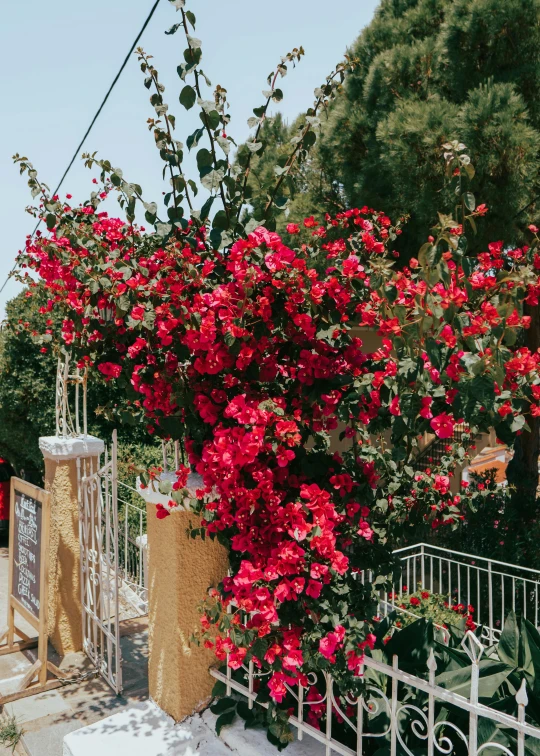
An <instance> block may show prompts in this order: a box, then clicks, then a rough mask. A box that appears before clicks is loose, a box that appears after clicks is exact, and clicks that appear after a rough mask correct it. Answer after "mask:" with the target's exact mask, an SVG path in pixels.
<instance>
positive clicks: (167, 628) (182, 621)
mask: <svg viewBox="0 0 540 756" xmlns="http://www.w3.org/2000/svg"><path fill="white" fill-rule="evenodd" d="M141 493H143V492H142V491H141ZM147 493H149V494H150V493H151V492H147ZM143 495H144V493H143ZM145 498H147V514H148V518H147V521H148V526H147V532H148V601H149V613H148V641H149V651H150V658H149V666H148V682H149V688H150V697H151V698H152V699H153V701H155V703H156V704H157V705H158V706H159V707H160V708H161V709H163V711H165V712H166V713H167V714H169V715H170V716H171V717H173V719H174V720H175V721H177V722H179V721H181V720H182V719H184V718H185V717H187V716H189V715H190V714H192V713H193V712H194V711H197V709H199V708H201V706H203V705H204V704H205V703H206V702H207V701H208V698H209V696H210V693H211V691H212V687H213V684H214V679H213V678H212V677H211V675H210V674H209V672H208V669H209V667H210V665H211V664H212V662H213V661H215V657H214V654H213V652H212V650H211V649H210V650H208V649H205V648H203V647H202V646H196V645H191V644H190V642H189V639H190V636H191V635H192V633H193V632H194V631H195V630H199V629H200V614H199V612H198V607H199V605H200V603H201V601H202V600H203V599H204V598H205V597H206V596H207V595H208V590H209V589H210V588H212V587H216V586H217V584H218V583H219V582H220V581H221V580H222V579H223V577H224V576H225V575H226V574H227V552H226V550H225V549H224V548H223V547H222V546H221V545H220V544H219V543H218V542H217V541H210V540H205V541H202V540H201V539H199V538H197V539H193V538H190V537H189V536H188V528H189V525H190V523H191V524H192V525H193V527H197V526H198V524H199V522H198V520H197V517H195V516H194V514H193V513H192V512H189V511H173V512H172V513H171V515H170V516H169V517H166V518H164V519H162V520H158V519H157V517H156V507H155V500H156V499H157V498H159V495H158V496H156V494H153V495H152V494H151V495H150V496H145ZM164 498H165V500H167V497H164ZM148 499H151V501H148Z"/></svg>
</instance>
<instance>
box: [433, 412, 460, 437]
mask: <svg viewBox="0 0 540 756" xmlns="http://www.w3.org/2000/svg"><path fill="white" fill-rule="evenodd" d="M430 425H431V427H432V428H433V431H434V433H435V435H436V436H437V437H438V438H451V437H452V434H453V433H454V427H455V425H456V421H455V420H454V418H453V417H452V415H447V414H446V413H445V412H442V413H441V414H440V415H437V416H436V417H434V418H433V419H432V420H431V422H430Z"/></svg>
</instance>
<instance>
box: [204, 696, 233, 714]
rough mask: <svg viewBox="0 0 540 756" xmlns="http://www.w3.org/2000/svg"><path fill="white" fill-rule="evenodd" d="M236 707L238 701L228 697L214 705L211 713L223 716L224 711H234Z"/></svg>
mask: <svg viewBox="0 0 540 756" xmlns="http://www.w3.org/2000/svg"><path fill="white" fill-rule="evenodd" d="M235 706H236V700H235V699H234V698H231V697H230V696H228V697H227V698H220V699H219V700H218V701H216V702H215V703H213V704H212V706H211V707H210V711H211V712H212V714H223V712H224V711H228V710H229V709H234V707H235Z"/></svg>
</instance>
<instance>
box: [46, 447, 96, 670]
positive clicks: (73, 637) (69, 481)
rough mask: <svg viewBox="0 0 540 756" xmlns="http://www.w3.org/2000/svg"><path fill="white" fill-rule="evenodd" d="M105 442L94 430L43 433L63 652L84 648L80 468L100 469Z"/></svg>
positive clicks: (56, 634)
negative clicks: (88, 433) (68, 434)
mask: <svg viewBox="0 0 540 756" xmlns="http://www.w3.org/2000/svg"><path fill="white" fill-rule="evenodd" d="M104 446H105V445H104V443H103V441H101V440H100V439H98V438H95V437H94V436H85V437H84V436H77V437H75V438H60V437H57V436H43V437H42V438H40V439H39V448H40V449H41V452H42V454H43V457H44V459H45V488H46V489H47V490H48V491H50V492H51V493H52V502H51V528H50V551H49V554H50V561H49V599H48V601H49V628H48V631H49V639H50V641H51V643H52V645H53V646H54V648H55V649H56V651H57V652H58V654H60V656H64V655H65V654H67V653H71V652H72V651H81V650H82V647H83V643H82V605H81V556H80V554H81V552H80V541H79V503H78V471H77V468H78V467H79V469H80V474H81V475H84V474H85V472H86V471H88V470H89V469H90V465H92V469H93V470H94V471H95V470H97V469H98V466H99V455H100V454H101V453H102V452H103V450H104Z"/></svg>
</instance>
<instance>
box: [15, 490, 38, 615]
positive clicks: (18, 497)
mask: <svg viewBox="0 0 540 756" xmlns="http://www.w3.org/2000/svg"><path fill="white" fill-rule="evenodd" d="M14 511H15V522H14V539H13V541H14V543H13V548H14V552H13V585H12V596H13V598H15V599H17V601H19V603H21V604H22V605H23V606H24V608H25V609H27V610H28V611H29V612H30V613H31V614H32V615H33V616H34V617H36V618H39V607H40V595H39V592H40V577H41V576H40V572H41V518H42V511H43V510H42V505H41V502H40V501H36V499H33V498H32V497H30V496H28V494H24V493H21V492H20V491H17V489H16V488H15V510H14Z"/></svg>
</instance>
